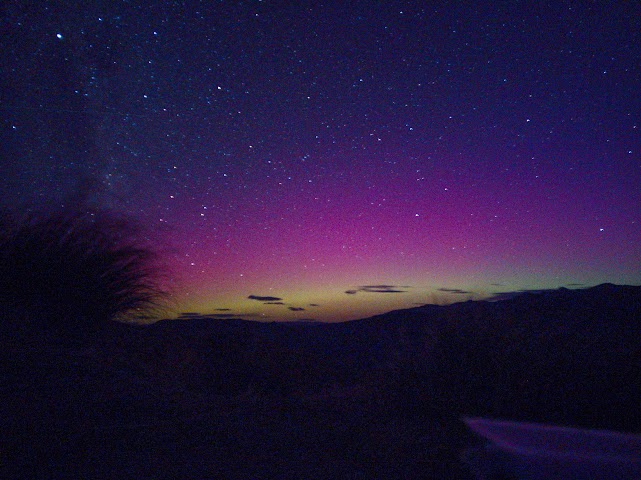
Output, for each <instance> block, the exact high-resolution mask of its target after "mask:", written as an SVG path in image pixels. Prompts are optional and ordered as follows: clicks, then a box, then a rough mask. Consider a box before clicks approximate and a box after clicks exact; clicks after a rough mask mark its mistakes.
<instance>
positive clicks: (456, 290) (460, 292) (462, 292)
mask: <svg viewBox="0 0 641 480" xmlns="http://www.w3.org/2000/svg"><path fill="white" fill-rule="evenodd" d="M438 291H439V292H445V293H454V294H456V295H465V294H471V293H474V292H470V291H468V290H461V289H460V288H439V289H438Z"/></svg>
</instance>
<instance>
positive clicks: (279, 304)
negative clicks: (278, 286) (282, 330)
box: [265, 302, 285, 305]
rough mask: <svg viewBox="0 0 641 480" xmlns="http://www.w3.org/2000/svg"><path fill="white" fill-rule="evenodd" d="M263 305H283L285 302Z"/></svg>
mask: <svg viewBox="0 0 641 480" xmlns="http://www.w3.org/2000/svg"><path fill="white" fill-rule="evenodd" d="M265 305H285V302H265Z"/></svg>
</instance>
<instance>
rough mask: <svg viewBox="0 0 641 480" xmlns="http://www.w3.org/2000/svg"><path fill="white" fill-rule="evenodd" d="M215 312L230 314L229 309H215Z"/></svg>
mask: <svg viewBox="0 0 641 480" xmlns="http://www.w3.org/2000/svg"><path fill="white" fill-rule="evenodd" d="M215 311H216V312H231V309H230V308H216V309H215Z"/></svg>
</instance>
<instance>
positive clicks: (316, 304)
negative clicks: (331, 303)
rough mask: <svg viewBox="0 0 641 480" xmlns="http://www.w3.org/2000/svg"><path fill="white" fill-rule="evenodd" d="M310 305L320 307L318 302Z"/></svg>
mask: <svg viewBox="0 0 641 480" xmlns="http://www.w3.org/2000/svg"><path fill="white" fill-rule="evenodd" d="M309 306H310V307H320V305H319V304H318V303H310V304H309Z"/></svg>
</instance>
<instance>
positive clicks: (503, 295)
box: [486, 288, 558, 302]
mask: <svg viewBox="0 0 641 480" xmlns="http://www.w3.org/2000/svg"><path fill="white" fill-rule="evenodd" d="M557 290H558V289H557V288H543V289H536V288H532V289H527V288H524V289H521V290H512V291H508V292H496V293H493V294H492V296H490V297H488V298H486V301H488V302H496V301H498V300H509V299H511V298H514V297H518V296H519V295H523V294H527V293H531V294H539V293H546V292H556V291H557Z"/></svg>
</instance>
